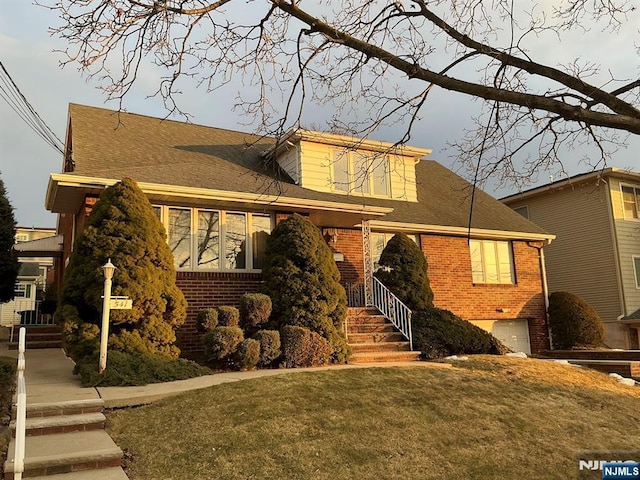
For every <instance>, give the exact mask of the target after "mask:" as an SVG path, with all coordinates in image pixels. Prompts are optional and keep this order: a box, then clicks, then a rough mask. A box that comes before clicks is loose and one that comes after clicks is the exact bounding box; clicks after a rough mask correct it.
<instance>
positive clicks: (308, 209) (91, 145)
mask: <svg viewBox="0 0 640 480" xmlns="http://www.w3.org/2000/svg"><path fill="white" fill-rule="evenodd" d="M430 152H431V151H430V150H427V149H423V148H413V147H394V146H393V145H392V144H389V143H383V142H377V141H371V140H357V139H353V138H349V137H344V136H339V135H331V134H324V133H319V132H312V131H307V130H296V131H291V132H289V133H288V134H287V135H285V136H284V138H282V139H281V140H280V141H279V142H278V143H277V144H276V142H275V140H274V139H272V138H262V137H258V136H255V135H250V134H246V133H241V132H236V131H230V130H224V129H219V128H211V127H204V126H199V125H192V124H186V123H181V122H175V121H170V120H161V119H157V118H151V117H146V116H142V115H135V114H128V113H117V112H113V111H110V110H105V109H100V108H94V107H87V106H81V105H73V104H72V105H70V107H69V120H68V131H67V138H66V155H65V157H64V167H63V173H58V174H51V177H50V181H49V187H48V191H47V198H46V207H47V209H49V210H51V211H52V212H55V213H58V214H59V220H58V233H59V234H62V235H64V253H63V258H62V259H61V260H60V261H59V262H58V264H60V265H62V266H64V265H66V263H67V261H68V257H69V255H70V253H71V248H72V244H73V241H74V239H75V238H76V237H77V235H78V234H79V233H80V232H81V231H82V227H83V224H84V221H85V219H86V217H87V215H88V214H89V213H90V211H91V209H92V207H93V205H94V204H95V202H96V201H97V199H98V196H99V195H100V193H101V192H102V191H103V190H104V188H105V187H107V186H109V185H112V184H114V183H115V182H117V181H119V180H120V179H122V178H124V177H131V178H133V179H134V180H136V181H137V182H138V185H139V186H140V188H141V189H142V190H143V191H144V192H145V193H146V195H147V196H148V198H149V200H150V201H151V203H152V204H153V205H154V208H155V211H156V213H157V215H158V217H159V218H160V220H161V221H162V222H163V224H164V226H165V228H166V230H167V241H168V243H169V245H170V247H171V249H172V251H173V255H174V259H175V265H176V269H177V272H178V273H177V283H178V286H179V287H180V288H181V289H182V291H183V292H184V294H185V296H186V298H187V301H188V305H189V308H188V320H187V323H186V324H185V326H184V327H183V328H182V329H181V331H180V332H179V339H180V346H181V347H182V348H183V349H198V348H200V343H199V338H198V336H197V335H196V333H195V315H196V314H197V312H198V311H199V310H200V309H202V308H204V307H209V306H213V305H223V304H227V305H228V304H232V305H233V304H237V303H238V301H239V298H240V296H241V295H242V294H243V293H245V292H252V291H258V290H259V289H260V286H261V282H262V278H261V273H260V268H261V265H262V263H261V262H262V258H263V254H264V246H265V243H264V238H265V236H266V234H268V233H270V232H271V230H272V228H273V227H274V226H275V224H277V222H279V221H280V220H282V219H283V218H286V217H287V216H288V215H291V214H292V213H294V212H297V213H300V214H302V215H306V216H308V218H309V219H310V220H311V221H312V222H313V223H314V224H316V225H317V226H318V227H320V228H321V229H322V232H323V234H324V237H325V239H326V240H327V243H328V244H329V246H330V247H331V249H332V250H333V251H334V258H335V259H336V263H337V265H338V268H339V270H340V273H341V276H342V283H343V285H344V286H345V288H346V289H347V290H348V291H349V293H352V294H353V293H355V292H361V291H362V288H361V287H360V285H362V284H364V285H366V286H367V287H366V288H365V292H367V293H369V294H370V292H371V290H370V284H371V275H372V272H373V268H374V264H375V262H376V260H377V258H376V257H377V256H379V254H380V252H381V249H382V248H383V246H384V244H385V243H386V241H388V239H389V238H390V237H391V236H392V235H393V234H394V233H395V232H405V233H407V234H409V235H410V236H412V238H413V239H414V240H415V241H416V243H417V244H418V245H419V246H420V248H421V249H422V251H423V252H424V254H425V255H426V257H427V259H428V262H429V278H430V280H431V285H432V287H433V291H434V294H435V303H436V305H437V306H439V307H442V308H446V309H449V310H452V311H453V312H455V313H456V314H458V315H460V316H462V317H463V318H465V319H468V320H470V321H472V322H474V323H476V324H478V325H480V326H482V327H483V328H486V329H487V330H491V331H493V332H494V333H495V334H496V336H498V337H499V338H502V339H503V340H505V341H506V342H507V344H509V345H511V346H512V347H513V348H515V349H517V350H525V351H530V350H533V351H536V352H538V351H542V350H544V349H546V348H548V330H547V324H546V312H545V296H544V285H545V283H544V278H543V273H542V272H543V269H541V251H542V248H543V247H544V246H545V245H546V244H547V243H548V242H549V241H551V239H552V238H553V235H549V234H548V233H546V232H545V231H544V230H543V229H541V228H540V227H538V226H536V225H534V224H533V223H531V222H529V221H528V220H526V219H524V218H522V217H521V216H520V215H518V214H516V213H515V212H513V211H512V210H511V209H509V208H507V207H506V206H504V205H503V204H502V203H500V202H499V201H497V200H495V199H493V198H492V197H490V196H489V195H486V194H485V193H483V192H476V200H475V205H474V210H473V218H472V222H471V228H468V222H469V204H470V193H471V190H470V186H469V184H468V183H467V182H466V181H465V180H463V179H462V178H460V177H458V176H457V175H455V174H454V173H452V172H451V171H449V170H448V169H446V168H445V167H443V166H441V165H440V164H438V163H436V162H434V161H429V160H422V158H423V157H424V156H425V155H428V154H429V153H430ZM469 236H470V238H471V240H470V241H469V240H468V237H469ZM105 261H106V259H105ZM356 297H358V295H350V298H351V300H352V302H356Z"/></svg>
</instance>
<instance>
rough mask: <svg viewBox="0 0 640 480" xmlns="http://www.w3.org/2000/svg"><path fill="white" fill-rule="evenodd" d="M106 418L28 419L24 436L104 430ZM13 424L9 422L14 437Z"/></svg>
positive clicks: (61, 417)
mask: <svg viewBox="0 0 640 480" xmlns="http://www.w3.org/2000/svg"><path fill="white" fill-rule="evenodd" d="M106 420H107V419H106V417H105V416H104V415H103V414H102V413H83V414H80V415H56V416H53V417H35V418H33V417H30V418H27V422H26V427H27V430H26V435H27V436H35V435H52V434H54V433H70V432H84V431H89V430H100V429H104V424H105V422H106ZM15 427H16V426H15V422H11V428H12V429H13V436H14V437H15Z"/></svg>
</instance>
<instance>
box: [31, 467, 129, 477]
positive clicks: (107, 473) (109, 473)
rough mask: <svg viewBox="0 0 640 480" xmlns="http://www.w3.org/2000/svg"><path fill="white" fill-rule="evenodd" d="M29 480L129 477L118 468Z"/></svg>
mask: <svg viewBox="0 0 640 480" xmlns="http://www.w3.org/2000/svg"><path fill="white" fill-rule="evenodd" d="M89 473H90V475H89ZM29 478H30V480H88V479H90V480H129V477H127V476H126V475H125V473H124V471H123V470H122V468H120V467H116V468H103V469H102V470H92V471H91V472H72V473H61V474H59V475H47V476H42V477H41V476H38V477H29Z"/></svg>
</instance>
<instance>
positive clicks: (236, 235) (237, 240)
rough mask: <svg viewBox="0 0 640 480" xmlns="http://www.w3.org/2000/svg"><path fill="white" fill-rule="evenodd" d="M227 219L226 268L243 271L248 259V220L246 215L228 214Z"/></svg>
mask: <svg viewBox="0 0 640 480" xmlns="http://www.w3.org/2000/svg"><path fill="white" fill-rule="evenodd" d="M226 218H227V222H226V227H227V229H226V238H225V258H226V268H227V269H229V270H243V269H245V268H246V258H247V253H246V251H247V219H246V217H245V215H244V213H227V215H226Z"/></svg>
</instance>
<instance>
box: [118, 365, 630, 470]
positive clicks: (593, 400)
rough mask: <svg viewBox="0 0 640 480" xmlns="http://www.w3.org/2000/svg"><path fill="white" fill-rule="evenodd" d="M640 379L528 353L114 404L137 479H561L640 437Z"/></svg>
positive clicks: (307, 376)
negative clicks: (581, 455)
mask: <svg viewBox="0 0 640 480" xmlns="http://www.w3.org/2000/svg"><path fill="white" fill-rule="evenodd" d="M638 424H640V388H638V387H625V386H622V385H619V384H617V383H616V382H615V381H613V380H612V379H610V378H609V377H607V376H605V375H603V374H600V373H597V372H593V371H587V370H583V369H578V368H574V367H570V366H567V365H559V364H555V363H551V362H545V361H542V360H534V359H527V360H521V359H513V358H504V357H484V356H481V357H473V358H472V360H470V361H469V362H464V363H463V362H461V363H459V364H457V365H456V366H455V367H454V368H428V367H422V368H420V367H406V368H371V369H353V370H327V371H320V372H314V373H298V374H294V375H283V376H277V377H271V378H261V379H256V380H251V381H244V382H238V383H233V384H223V385H220V386H217V387H212V388H209V389H205V390H201V391H197V392H192V393H189V394H186V395H183V396H180V397H176V398H173V399H167V400H164V401H162V402H159V403H156V404H154V405H151V406H146V407H141V408H137V409H129V410H117V411H112V412H110V413H109V415H108V430H109V433H110V434H111V435H112V436H113V437H114V439H115V440H116V442H117V443H118V445H119V446H120V447H122V448H123V449H124V450H125V451H126V452H127V454H128V455H127V462H126V466H127V470H128V471H127V473H128V475H129V477H130V478H131V479H132V480H136V479H147V480H148V479H151V480H153V479H158V480H160V479H167V480H168V479H184V478H189V479H192V480H195V479H210V478H217V479H268V478H274V479H275V478H277V479H407V478H412V479H413V478H420V479H443V478H451V479H459V478H465V479H483V480H484V479H501V480H503V479H510V478H514V479H515V478H536V479H547V478H549V479H552V478H557V479H566V478H575V477H576V475H577V473H578V467H577V465H578V462H577V456H576V455H577V452H578V451H579V450H610V449H626V450H637V446H638V445H640V431H639V430H638V429H637V428H635V427H634V426H635V425H638Z"/></svg>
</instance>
